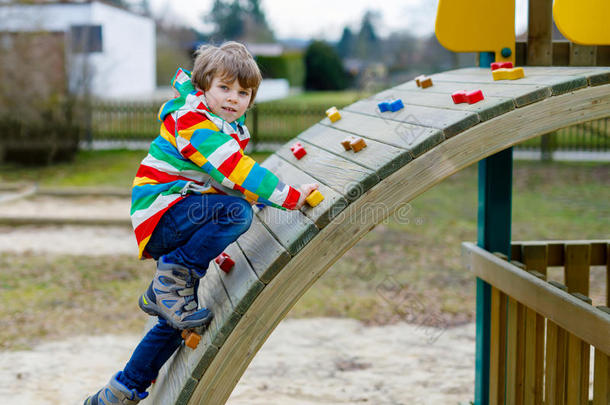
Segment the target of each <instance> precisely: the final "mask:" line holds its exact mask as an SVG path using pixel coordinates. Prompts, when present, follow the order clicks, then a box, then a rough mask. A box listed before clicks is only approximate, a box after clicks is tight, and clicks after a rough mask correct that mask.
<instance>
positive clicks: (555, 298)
mask: <svg viewBox="0 0 610 405" xmlns="http://www.w3.org/2000/svg"><path fill="white" fill-rule="evenodd" d="M462 246H463V253H464V255H465V257H464V260H465V264H466V265H467V266H468V267H469V268H470V269H471V270H472V271H473V272H474V274H475V275H476V276H477V277H480V278H482V279H483V280H485V281H486V282H488V283H489V284H491V285H494V286H496V287H497V288H499V289H500V290H502V291H503V292H504V293H506V294H507V295H509V296H511V297H513V298H514V299H516V300H518V301H519V302H523V303H524V304H525V305H527V306H529V307H530V308H532V309H533V310H535V311H536V312H538V313H539V314H540V315H542V316H544V317H546V318H549V319H552V320H553V321H554V322H556V323H557V324H558V325H560V326H561V327H563V328H566V329H569V331H570V332H571V333H574V334H576V335H577V336H578V337H579V338H581V339H582V340H585V341H586V342H588V343H590V344H592V345H594V346H596V347H599V348H601V349H602V350H610V340H608V339H606V337H607V336H610V315H609V314H606V313H604V312H603V311H601V310H599V309H597V308H592V307H591V306H590V305H588V304H586V303H584V302H582V301H581V300H579V299H578V298H576V297H574V296H572V295H571V294H567V293H565V292H563V291H561V290H558V289H557V288H555V287H553V286H551V285H550V283H547V282H545V281H542V280H539V279H537V278H536V277H534V276H532V275H530V274H529V273H527V272H524V271H521V270H519V269H515V268H514V267H513V266H511V265H510V264H509V263H506V262H504V261H502V260H500V259H498V258H496V257H495V256H493V255H492V254H490V253H488V252H486V251H485V250H483V249H481V248H479V247H477V246H476V245H474V244H472V243H463V244H462Z"/></svg>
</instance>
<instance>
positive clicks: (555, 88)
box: [432, 67, 588, 96]
mask: <svg viewBox="0 0 610 405" xmlns="http://www.w3.org/2000/svg"><path fill="white" fill-rule="evenodd" d="M473 69H476V70H473ZM538 69H548V68H536V67H525V68H524V71H525V77H524V78H522V79H518V80H500V81H496V82H495V83H500V82H502V83H501V84H502V85H505V86H512V85H520V84H536V85H543V86H547V87H549V88H550V89H551V94H552V95H554V96H558V95H561V94H565V93H568V92H570V91H574V90H577V89H581V88H584V87H587V85H588V79H587V76H586V74H584V73H583V74H573V75H568V74H565V73H564V72H561V71H559V72H557V71H555V74H553V75H546V74H543V73H538V72H537V70H538ZM460 71H464V72H463V73H460V72H458V71H452V72H446V73H439V74H438V75H433V76H432V78H433V80H435V81H458V82H464V83H494V80H493V78H492V77H491V72H490V71H489V69H481V68H467V69H460Z"/></svg>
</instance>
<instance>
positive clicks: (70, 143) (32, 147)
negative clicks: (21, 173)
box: [0, 117, 80, 165]
mask: <svg viewBox="0 0 610 405" xmlns="http://www.w3.org/2000/svg"><path fill="white" fill-rule="evenodd" d="M0 133H2V135H3V136H2V138H0V161H4V162H14V163H20V164H24V165H48V164H51V163H55V162H62V161H70V160H72V159H73V158H74V156H75V155H76V152H77V151H78V141H79V138H80V129H79V128H78V127H77V126H75V125H71V124H66V123H61V122H57V121H49V122H47V123H44V124H42V123H41V122H23V121H20V120H17V119H14V118H11V117H3V118H0Z"/></svg>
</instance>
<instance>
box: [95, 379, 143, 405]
mask: <svg viewBox="0 0 610 405" xmlns="http://www.w3.org/2000/svg"><path fill="white" fill-rule="evenodd" d="M120 374H121V371H119V372H118V373H116V374H115V375H114V376H113V377H112V378H111V379H110V381H109V382H108V384H106V385H105V386H104V387H103V388H102V389H101V390H99V391H98V392H97V393H96V394H95V395H92V396H90V397H89V398H87V399H86V400H85V403H84V405H114V404H119V405H135V404H137V403H138V402H140V401H141V400H143V399H144V398H146V397H147V396H148V392H138V391H136V390H130V389H129V388H127V387H126V386H125V385H124V384H123V383H121V382H120V381H119V376H120Z"/></svg>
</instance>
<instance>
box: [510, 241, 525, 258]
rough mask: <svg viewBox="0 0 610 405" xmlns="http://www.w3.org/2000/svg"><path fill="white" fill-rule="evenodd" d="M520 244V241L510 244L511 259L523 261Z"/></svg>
mask: <svg viewBox="0 0 610 405" xmlns="http://www.w3.org/2000/svg"><path fill="white" fill-rule="evenodd" d="M521 249H522V248H521V244H520V243H514V242H513V243H511V245H510V258H511V259H513V260H519V261H521V262H522V261H523V257H522V256H521Z"/></svg>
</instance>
